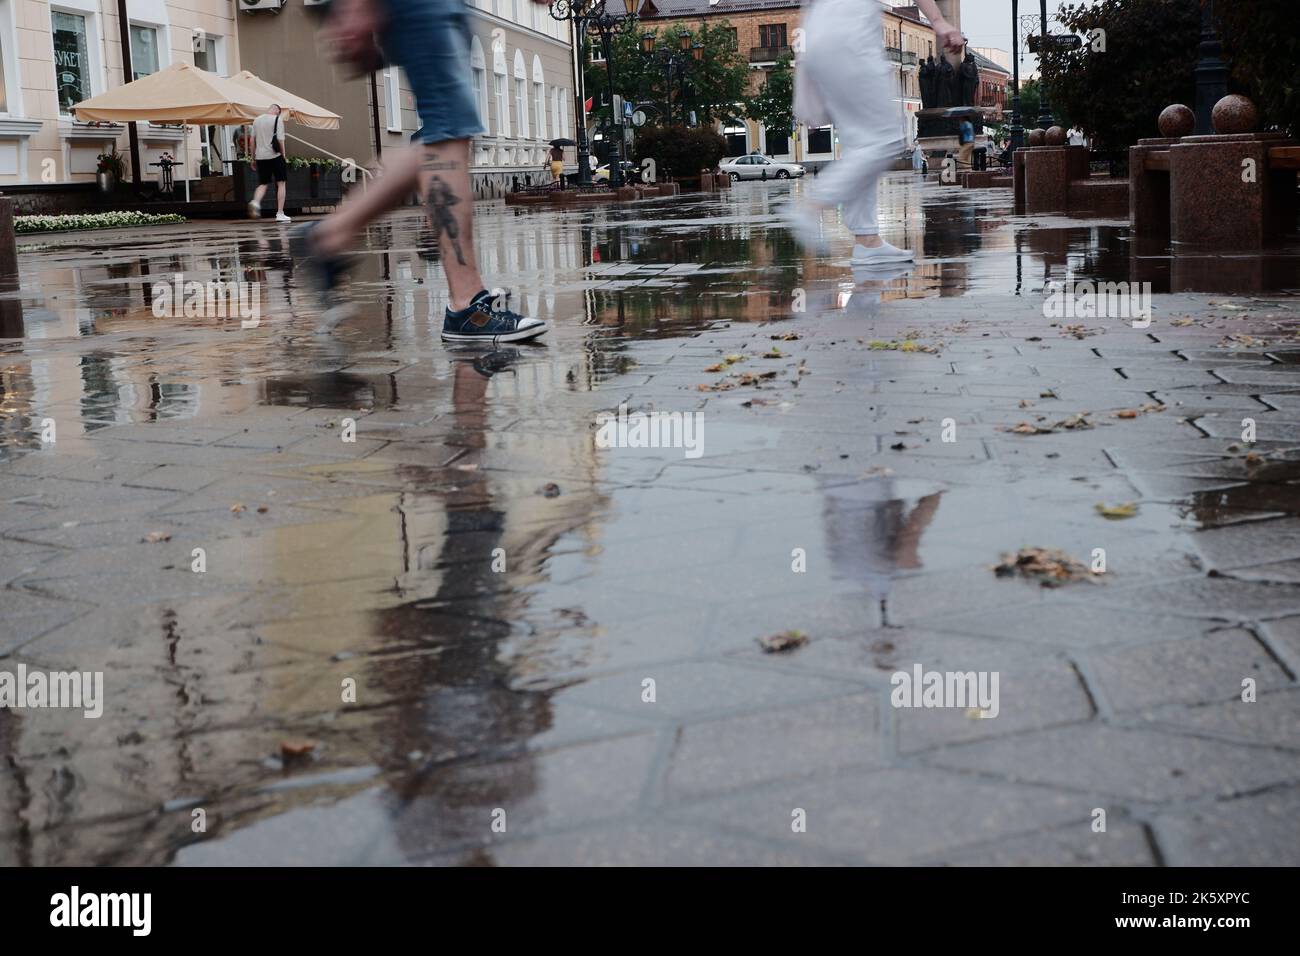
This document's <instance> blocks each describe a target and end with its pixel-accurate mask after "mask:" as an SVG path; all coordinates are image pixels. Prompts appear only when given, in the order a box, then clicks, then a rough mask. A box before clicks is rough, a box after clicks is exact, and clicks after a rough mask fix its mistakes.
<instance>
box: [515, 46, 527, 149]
mask: <svg viewBox="0 0 1300 956" xmlns="http://www.w3.org/2000/svg"><path fill="white" fill-rule="evenodd" d="M514 72H515V109H516V110H517V111H518V113H519V128H518V130H517V133H518V136H519V138H520V139H528V137H529V135H530V134H529V131H528V70H527V69H526V68H525V67H524V51H523V50H518V49H517V50H515V71H514Z"/></svg>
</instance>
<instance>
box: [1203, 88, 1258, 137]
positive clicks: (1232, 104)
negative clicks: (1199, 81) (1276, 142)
mask: <svg viewBox="0 0 1300 956" xmlns="http://www.w3.org/2000/svg"><path fill="white" fill-rule="evenodd" d="M1258 119H1259V111H1258V110H1256V109H1255V104H1254V103H1252V102H1251V101H1250V100H1249V99H1247V98H1246V97H1244V96H1242V95H1240V94H1238V93H1230V94H1228V95H1227V96H1225V97H1224V98H1223V99H1221V100H1219V102H1217V103H1215V104H1214V111H1213V112H1212V113H1210V123H1211V124H1212V125H1213V126H1214V131H1215V132H1216V133H1218V134H1219V135H1221V136H1227V135H1228V134H1230V133H1253V132H1254V131H1255V123H1256V121H1257V120H1258Z"/></svg>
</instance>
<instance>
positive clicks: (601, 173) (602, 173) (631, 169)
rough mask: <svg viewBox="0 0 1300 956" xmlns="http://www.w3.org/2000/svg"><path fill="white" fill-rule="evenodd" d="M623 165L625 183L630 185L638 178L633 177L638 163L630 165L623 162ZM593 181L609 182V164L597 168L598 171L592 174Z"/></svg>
mask: <svg viewBox="0 0 1300 956" xmlns="http://www.w3.org/2000/svg"><path fill="white" fill-rule="evenodd" d="M621 165H622V167H623V182H625V183H630V182H631V181H632V180H633V179H635V178H636V177H635V176H634V175H633V174H634V173H635V171H636V163H629V162H628V161H627V160H623V162H622V164H621ZM591 181H592V182H593V183H607V182H609V163H606V164H605V165H604V166H597V167H596V171H595V172H594V173H592V174H591Z"/></svg>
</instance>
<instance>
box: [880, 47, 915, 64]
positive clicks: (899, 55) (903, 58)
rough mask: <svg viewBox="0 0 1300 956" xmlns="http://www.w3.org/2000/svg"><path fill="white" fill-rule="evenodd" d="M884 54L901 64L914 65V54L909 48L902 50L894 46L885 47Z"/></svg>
mask: <svg viewBox="0 0 1300 956" xmlns="http://www.w3.org/2000/svg"><path fill="white" fill-rule="evenodd" d="M885 56H887V57H889V59H891V60H893V61H894V62H895V63H901V64H902V65H903V66H916V63H917V60H916V54H915V53H913V52H912V51H911V50H903V49H901V48H899V47H896V46H887V47H885Z"/></svg>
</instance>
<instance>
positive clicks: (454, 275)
mask: <svg viewBox="0 0 1300 956" xmlns="http://www.w3.org/2000/svg"><path fill="white" fill-rule="evenodd" d="M420 185H421V187H422V189H421V192H422V194H423V196H424V208H425V211H426V212H427V213H428V216H429V226H430V227H431V228H432V230H433V234H434V235H435V236H437V237H438V245H439V250H440V252H441V253H442V266H443V269H444V270H445V271H446V273H447V285H448V286H449V287H450V291H451V307H452V308H453V309H463V308H465V306H467V305H469V301H470V299H472V298H473V297H474V296H475V295H477V294H478V293H479V291H480V290H482V289H483V287H484V286H483V277H482V276H481V275H479V271H478V262H477V260H476V259H475V257H474V193H473V190H472V188H471V186H470V178H469V140H467V139H462V140H453V141H451V142H448V143H432V144H429V145H426V146H425V147H424V158H423V160H422V162H421V164H420Z"/></svg>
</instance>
